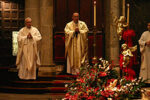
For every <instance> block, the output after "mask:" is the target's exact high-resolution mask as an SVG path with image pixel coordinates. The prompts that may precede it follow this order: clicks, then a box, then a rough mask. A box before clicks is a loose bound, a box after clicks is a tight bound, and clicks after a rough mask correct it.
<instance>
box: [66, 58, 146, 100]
mask: <svg viewBox="0 0 150 100" xmlns="http://www.w3.org/2000/svg"><path fill="white" fill-rule="evenodd" d="M113 67H114V66H113V64H109V62H108V61H106V60H103V59H102V58H100V59H99V60H98V61H97V62H96V63H94V64H93V65H89V64H88V63H86V64H84V65H83V66H82V67H81V68H80V72H79V73H78V76H77V79H76V80H75V81H74V82H73V83H71V84H66V87H67V93H66V96H65V98H64V99H63V100H120V99H121V100H122V99H124V98H134V97H135V96H136V95H139V94H140V93H141V87H142V86H143V85H144V83H145V81H143V80H142V78H138V79H134V80H127V79H126V78H124V77H122V78H120V77H118V73H117V71H116V70H114V69H113Z"/></svg>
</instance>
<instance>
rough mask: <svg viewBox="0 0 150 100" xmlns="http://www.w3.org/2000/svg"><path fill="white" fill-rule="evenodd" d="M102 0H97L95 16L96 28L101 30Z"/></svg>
mask: <svg viewBox="0 0 150 100" xmlns="http://www.w3.org/2000/svg"><path fill="white" fill-rule="evenodd" d="M102 1H103V0H97V6H96V18H97V28H98V29H99V30H101V28H102V24H103V6H102V5H103V2H102Z"/></svg>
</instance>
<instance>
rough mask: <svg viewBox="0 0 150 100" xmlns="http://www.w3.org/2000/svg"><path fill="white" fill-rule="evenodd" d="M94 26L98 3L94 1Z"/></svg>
mask: <svg viewBox="0 0 150 100" xmlns="http://www.w3.org/2000/svg"><path fill="white" fill-rule="evenodd" d="M94 26H96V1H94Z"/></svg>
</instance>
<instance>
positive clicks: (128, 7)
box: [127, 4, 130, 25]
mask: <svg viewBox="0 0 150 100" xmlns="http://www.w3.org/2000/svg"><path fill="white" fill-rule="evenodd" d="M129 14H130V5H129V4H127V23H128V25H129V16H130V15H129Z"/></svg>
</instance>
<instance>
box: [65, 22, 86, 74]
mask: <svg viewBox="0 0 150 100" xmlns="http://www.w3.org/2000/svg"><path fill="white" fill-rule="evenodd" d="M77 27H78V28H79V32H80V33H79V34H78V35H75V28H77ZM87 32H88V28H87V25H86V24H85V23H84V22H82V21H78V23H77V24H75V23H74V22H73V21H71V22H69V23H68V24H67V25H66V27H65V56H66V57H67V73H71V74H76V73H78V72H79V68H80V66H81V64H82V63H84V62H85V60H88V38H87Z"/></svg>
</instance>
